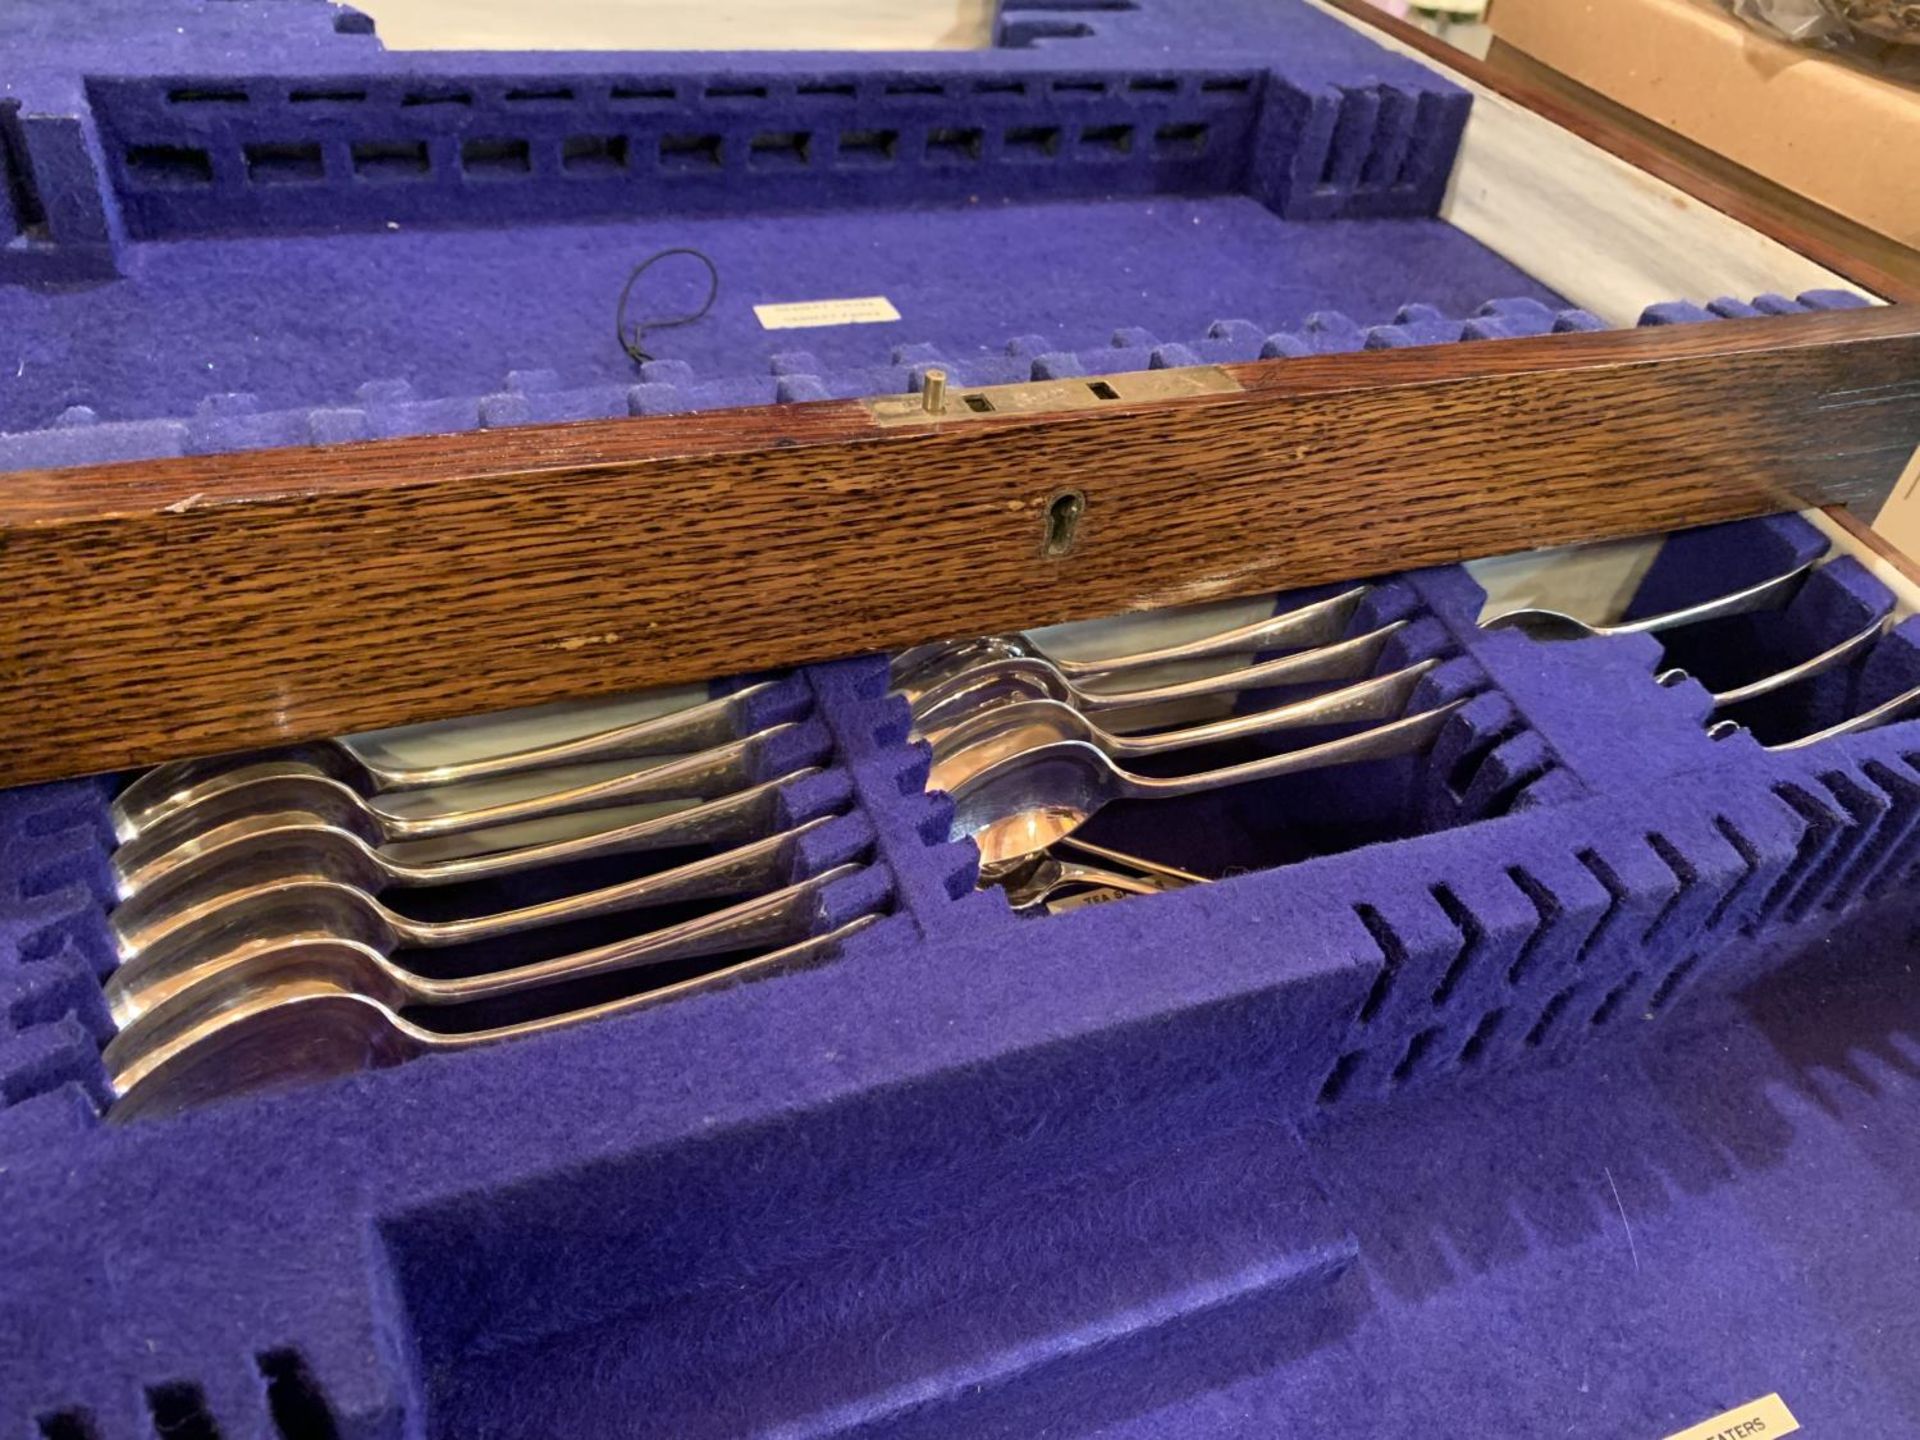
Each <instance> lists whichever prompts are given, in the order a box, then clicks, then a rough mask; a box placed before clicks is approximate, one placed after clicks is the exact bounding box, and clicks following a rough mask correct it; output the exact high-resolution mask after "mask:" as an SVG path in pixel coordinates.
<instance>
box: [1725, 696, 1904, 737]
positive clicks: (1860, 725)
mask: <svg viewBox="0 0 1920 1440" xmlns="http://www.w3.org/2000/svg"><path fill="white" fill-rule="evenodd" d="M1916 711H1920V686H1915V687H1914V688H1913V689H1911V690H1906V691H1903V692H1901V693H1900V694H1898V695H1896V696H1894V697H1893V698H1892V699H1891V700H1883V701H1882V702H1881V703H1880V704H1878V705H1876V706H1874V707H1873V708H1872V709H1871V710H1862V711H1861V712H1860V713H1859V714H1858V715H1849V716H1848V717H1847V718H1846V719H1845V720H1842V721H1841V722H1840V723H1839V724H1837V725H1829V726H1828V727H1827V728H1826V729H1824V730H1816V731H1815V732H1814V733H1813V734H1811V735H1802V736H1801V737H1800V738H1799V739H1798V740H1783V741H1782V742H1781V743H1780V744H1778V745H1769V746H1768V747H1767V748H1768V749H1769V750H1804V749H1805V748H1806V747H1807V746H1809V745H1818V744H1819V743H1820V742H1821V741H1823V740H1836V739H1838V738H1839V737H1840V736H1842V735H1857V734H1859V733H1860V732H1861V731H1862V730H1873V729H1877V728H1878V727H1879V726H1882V725H1889V724H1892V723H1893V722H1894V721H1895V720H1904V719H1905V718H1906V717H1907V716H1909V715H1911V714H1913V713H1915V712H1916ZM1721 723H1722V724H1728V725H1731V724H1732V722H1731V721H1723V722H1721ZM1716 728H1717V727H1716ZM1733 728H1734V729H1738V728H1739V727H1738V726H1734V727H1733ZM1714 738H1716V739H1718V738H1719V737H1718V736H1715V737H1714Z"/></svg>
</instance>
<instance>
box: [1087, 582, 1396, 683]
mask: <svg viewBox="0 0 1920 1440" xmlns="http://www.w3.org/2000/svg"><path fill="white" fill-rule="evenodd" d="M1371 589H1372V587H1371V586H1368V585H1359V586H1356V587H1355V588H1353V589H1351V590H1346V591H1343V592H1341V593H1340V594H1338V595H1333V596H1329V597H1328V598H1327V599H1325V600H1316V601H1314V603H1313V604H1311V605H1303V606H1301V607H1300V608H1299V609H1297V610H1289V611H1287V612H1286V613H1285V614H1281V615H1269V616H1268V617H1267V618H1266V619H1264V620H1255V621H1253V622H1252V623H1250V624H1247V625H1237V626H1235V627H1234V628H1233V629H1231V630H1222V631H1219V632H1218V633H1217V634H1213V635H1203V636H1201V637H1200V638H1199V639H1197V640H1188V641H1185V642H1183V643H1182V644H1178V645H1167V646H1163V647H1161V648H1160V649H1158V650H1139V651H1135V652H1134V653H1133V654H1131V655H1117V656H1114V657H1113V658H1111V659H1106V660H1061V659H1058V658H1055V659H1054V661H1053V663H1054V664H1055V665H1056V666H1057V667H1059V670H1060V673H1061V674H1062V675H1065V676H1067V677H1068V678H1069V679H1075V680H1079V679H1086V678H1089V677H1094V676H1100V675H1112V674H1116V673H1118V672H1120V671H1124V670H1143V669H1145V668H1147V667H1148V666H1151V665H1173V664H1178V663H1179V662H1181V661H1183V660H1205V659H1208V658H1210V657H1212V656H1215V655H1250V654H1254V653H1256V652H1258V651H1261V650H1293V649H1298V648H1300V647H1301V646H1305V645H1328V644H1331V643H1332V642H1334V641H1336V640H1338V639H1339V638H1340V637H1341V636H1342V635H1344V634H1345V633H1346V629H1347V626H1348V624H1349V623H1351V622H1352V620H1353V616H1354V612H1355V611H1356V610H1358V609H1359V608H1360V602H1361V601H1362V600H1364V599H1366V597H1367V594H1368V592H1369V590H1371Z"/></svg>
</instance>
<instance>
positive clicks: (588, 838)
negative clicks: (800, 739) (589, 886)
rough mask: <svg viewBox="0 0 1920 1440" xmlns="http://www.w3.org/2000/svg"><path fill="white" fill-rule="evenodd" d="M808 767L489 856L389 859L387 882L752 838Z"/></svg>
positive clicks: (472, 876)
mask: <svg viewBox="0 0 1920 1440" xmlns="http://www.w3.org/2000/svg"><path fill="white" fill-rule="evenodd" d="M819 773H820V772H819V770H818V769H817V768H814V767H809V768H807V769H804V770H796V771H794V772H793V773H791V774H789V775H782V776H781V777H780V778H779V779H778V780H768V781H766V782H764V783H763V784H759V785H755V786H753V787H751V788H750V789H746V790H741V791H738V792H736V793H735V794H732V795H723V796H721V797H720V798H719V799H718V800H708V801H704V802H702V803H700V804H697V805H692V806H690V807H688V808H686V809H683V810H675V811H674V812H672V813H671V814H668V815H653V816H649V817H648V818H646V819H644V820H637V821H635V822H633V823H632V824H629V825H617V826H615V827H614V828H612V829H610V830H592V831H589V832H587V833H586V834H584V835H571V836H568V837H567V838H566V839H564V840H547V841H543V842H541V843H540V844H537V845H517V846H515V847H513V848H512V849H509V850H500V851H496V852H494V853H492V854H487V855H462V856H458V857H455V858H453V859H447V860H423V861H418V862H411V863H410V862H406V861H400V860H391V859H390V860H388V861H387V864H386V871H387V878H388V883H389V884H393V885H403V886H423V885H451V884H455V883H458V882H460V881H465V880H485V879H491V878H493V877H495V876H500V875H518V874H520V873H522V872H523V871H527V870H538V869H541V868H543V867H545V866H548V865H560V864H565V863H566V862H568V861H572V860H588V859H593V858H596V857H599V856H603V855H626V854H637V853H641V852H644V851H648V850H668V849H674V848H677V847H679V846H682V845H706V844H713V843H717V842H720V841H737V840H748V839H751V838H752V837H753V836H755V835H763V834H765V833H766V832H767V831H769V830H771V829H772V828H773V826H774V823H775V821H776V819H777V817H778V812H779V801H780V792H781V791H782V790H784V789H785V788H786V787H787V786H789V785H791V784H793V783H795V782H796V781H799V780H804V779H806V778H807V777H808V776H810V775H818V774H819Z"/></svg>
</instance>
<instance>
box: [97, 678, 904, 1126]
mask: <svg viewBox="0 0 1920 1440" xmlns="http://www.w3.org/2000/svg"><path fill="white" fill-rule="evenodd" d="M776 683H781V682H765V683H763V684H760V685H756V686H750V687H748V688H747V689H745V690H742V691H739V692H736V693H735V694H733V695H730V696H727V697H724V698H721V699H713V700H709V699H706V698H705V696H704V691H701V692H697V693H695V694H693V695H691V696H689V695H688V694H686V693H685V692H680V693H674V694H662V695H658V696H651V697H639V698H638V699H636V700H633V701H628V702H626V708H627V709H628V710H630V711H636V712H638V718H631V719H627V720H625V721H624V723H619V724H614V725H608V726H603V727H600V728H589V729H585V730H581V731H580V732H579V733H574V734H567V735H564V736H563V737H562V738H558V739H554V738H544V739H542V740H541V741H540V743H536V744H532V745H520V746H517V747H511V748H498V744H499V737H498V736H489V735H488V734H487V733H486V727H485V726H484V724H479V725H477V727H475V728H470V729H469V730H468V731H467V733H461V730H462V727H457V726H456V727H419V728H418V729H417V730H415V731H413V732H391V733H390V734H389V735H388V736H385V737H373V738H371V739H348V740H338V741H333V742H329V743H325V744H319V745H308V746H299V747H293V748H290V749H287V750H284V751H280V752H277V753H274V754H271V755H260V756H241V757H232V758H229V759H226V760H221V761H195V762H188V763H183V764H173V765H164V766H161V767H160V768H158V769H156V770H153V771H150V772H148V773H147V774H145V775H143V776H142V777H140V778H139V779H138V780H136V781H135V782H134V783H133V784H132V785H130V786H129V787H128V788H127V789H126V790H125V791H124V792H123V793H122V794H121V795H120V797H119V799H118V800H117V801H116V803H115V805H114V807H113V812H112V819H113V824H114V829H115V832H116V835H117V837H118V839H119V842H120V844H119V848H118V849H117V851H116V852H115V855H114V857H113V876H114V882H115V886H116V889H117V891H118V895H119V904H118V905H117V907H116V908H115V910H114V912H113V915H112V917H111V928H112V932H113V939H114V943H115V946H116V949H117V951H118V957H119V964H118V967H117V968H116V969H115V970H114V971H113V972H112V974H111V975H110V976H109V977H108V979H107V982H106V995H107V1002H108V1009H109V1013H110V1015H111V1018H112V1021H113V1024H114V1027H115V1033H114V1035H113V1038H112V1039H111V1040H110V1041H109V1043H108V1044H107V1047H106V1052H105V1059H106V1064H107V1069H108V1074H109V1078H110V1083H111V1084H112V1087H113V1090H114V1094H115V1096H116V1101H115V1105H114V1114H115V1117H116V1118H121V1119H125V1118H130V1117H132V1116H134V1115H137V1114H141V1113H147V1112H150V1111H172V1110H177V1109H181V1108H184V1107H185V1106H188V1105H191V1104H194V1103H198V1102H199V1101H202V1100H206V1099H211V1098H214V1097H215V1096H218V1095H222V1094H226V1093H231V1092H233V1091H237V1090H243V1089H249V1088H254V1087H256V1086H260V1085H265V1084H270V1083H277V1082H280V1081H283V1080H286V1079H291V1078H297V1077H301V1076H319V1075H332V1074H338V1073H342V1072H346V1071H351V1070H355V1069H360V1068H364V1067H368V1066H373V1065H380V1064H389V1063H393V1062H395V1061H397V1060H402V1059H407V1058H411V1057H413V1056H416V1055H421V1054H429V1053H433V1052H436V1051H442V1050H451V1049H459V1048H465V1047H469V1046H473V1045H478V1044H485V1043H491V1042H493V1041H496V1040H502V1039H507V1038H511V1037H514V1036H519V1035H529V1034H536V1033H539V1032H542V1031H547V1030H552V1029H555V1028H557V1027H560V1026H564V1025H572V1024H577V1023H579V1022H581V1021H585V1020H589V1019H594V1018H597V1017H600V1016H603V1015H610V1014H616V1013H622V1012H625V1011H629V1010H634V1009H638V1008H641V1007H643V1006H646V1005H653V1004H658V1003H661V1002H662V1001H665V1000H668V999H672V998H676V997H678V996H681V995H685V994H688V993H691V992H693V991H696V990H702V989H708V988H712V987H714V986H717V985H720V984H725V983H730V982H733V981H736V980H740V979H743V978H746V977H748V976H750V975H753V974H758V973H761V972H764V971H766V970H768V969H772V968H775V967H778V966H782V965H789V964H792V963H795V962H797V961H800V960H802V959H806V958H810V957H815V956H818V955H820V954H823V953H825V952H827V951H830V950H831V949H832V948H833V947H834V946H835V945H837V944H838V942H839V941H841V940H842V939H844V938H845V937H846V936H847V935H849V934H851V933H853V932H854V931H856V930H858V929H860V928H862V927H863V926H865V925H866V924H868V923H871V920H872V919H873V917H872V916H870V915H869V916H863V917H861V918H858V919H855V920H852V921H850V922H848V923H846V924H844V925H842V926H840V927H838V928H837V929H834V930H831V931H829V932H827V933H823V934H817V933H815V931H816V929H817V922H818V919H819V916H820V914H821V903H820V902H821V892H822V891H824V890H825V889H826V888H827V887H828V886H830V885H832V884H834V883H835V882H836V881H838V880H842V879H845V878H848V877H849V876H852V875H854V874H856V873H858V872H859V871H860V869H861V868H862V865H861V862H860V856H859V855H858V854H857V853H853V854H847V855H844V856H843V857H839V858H838V860H837V863H829V864H827V865H826V866H825V868H822V869H819V870H818V871H817V873H811V874H809V873H806V869H807V866H806V861H807V857H808V852H809V847H810V846H811V845H812V844H813V843H814V842H816V841H819V840H822V839H825V838H826V837H824V836H823V834H822V832H823V831H824V830H825V829H826V828H827V827H829V826H831V825H833V824H835V823H836V817H833V816H829V815H820V816H816V817H814V818H812V819H809V820H806V821H804V822H802V823H798V824H793V823H788V822H787V821H786V820H785V819H784V815H785V807H784V805H783V803H782V794H783V792H784V791H786V790H787V789H788V787H790V786H792V785H793V784H795V783H796V782H798V781H801V780H804V779H806V778H808V777H809V776H812V775H815V774H817V773H819V772H818V770H817V769H816V768H815V767H812V766H806V767H802V768H799V769H796V770H794V771H791V772H789V773H787V774H784V775H781V776H779V777H778V778H775V779H771V780H757V779H756V778H755V777H756V775H758V774H759V773H761V771H762V769H763V768H764V762H765V761H766V760H767V759H768V758H769V752H771V751H773V750H774V749H775V748H776V746H777V745H778V742H779V741H780V740H781V739H782V737H784V736H790V735H791V732H792V731H794V730H795V728H796V725H795V722H793V721H777V722H774V723H770V724H764V725H761V726H760V727H759V728H752V725H753V722H752V720H751V718H750V717H751V716H752V714H753V713H754V710H755V707H756V702H760V701H765V700H768V699H770V698H772V697H771V696H769V694H768V692H769V691H770V689H771V688H772V686H773V685H774V684H776ZM592 718H593V711H592V710H591V708H588V709H587V711H586V713H585V714H584V715H576V716H574V717H572V719H573V723H574V725H576V726H577V725H579V724H580V723H581V721H582V720H591V719H592ZM410 744H411V746H412V747H413V748H415V749H420V748H435V747H438V748H439V749H441V750H448V749H451V750H452V751H453V752H455V755H456V758H452V759H446V758H435V759H432V760H431V761H430V762H428V763H413V764H409V763H405V762H404V761H403V760H401V759H398V758H396V751H404V750H405V749H407V748H408V746H409V745H410ZM840 823H842V824H843V825H844V824H845V823H846V822H840ZM842 849H845V846H844V844H843V846H842ZM583 862H602V863H601V864H600V865H599V866H598V868H599V869H600V870H605V869H607V868H609V866H608V864H607V863H606V862H612V868H614V869H616V870H617V871H619V872H620V874H621V877H622V878H619V879H617V880H615V881H614V882H613V883H605V881H604V876H601V877H599V878H598V879H594V880H581V879H580V878H579V875H578V873H577V872H575V871H573V870H571V869H570V868H568V867H573V866H576V865H580V864H582V863H583ZM588 868H594V867H592V866H588ZM635 871H638V872H639V873H637V874H635V873H633V872H635ZM509 878H512V879H514V880H516V881H528V882H538V883H544V884H545V885H546V886H547V888H549V889H553V888H554V887H555V885H557V886H558V891H557V893H553V894H547V895H543V896H542V897H541V898H538V899H536V900H533V901H530V902H529V903H526V904H522V905H518V906H515V907H513V908H507V909H497V908H488V904H489V902H488V901H487V900H485V899H482V900H481V901H479V902H477V905H476V903H475V902H473V901H471V899H470V898H468V897H467V896H466V892H464V891H463V890H462V889H461V887H467V886H473V885H474V884H475V882H498V881H501V880H503V879H509ZM483 893H485V892H483ZM436 894H437V895H440V896H442V897H445V896H447V895H449V894H451V895H453V896H455V897H458V898H459V899H460V900H461V901H463V902H464V903H456V904H454V905H452V906H451V907H445V906H443V907H442V908H451V910H452V913H450V914H447V915H445V916H443V917H437V918H420V917H419V916H418V915H416V914H415V913H413V910H414V908H415V907H413V906H411V905H403V904H402V903H401V902H400V901H399V899H397V898H396V897H397V896H400V895H405V896H407V897H409V898H410V899H418V898H421V897H427V898H431V897H433V896H434V895H436ZM492 903H494V904H497V901H494V902H492ZM427 908H428V909H429V911H431V909H432V907H427ZM609 918H612V919H615V920H617V923H616V924H614V925H613V926H612V927H611V928H612V930H613V933H612V936H611V938H605V937H604V936H600V937H595V939H594V940H593V942H592V943H587V944H584V945H581V946H580V947H578V948H570V947H569V946H568V945H567V944H566V943H565V936H566V930H565V929H564V928H563V927H574V926H578V925H579V924H580V923H581V922H589V921H596V920H607V919H609ZM555 931H560V938H561V941H562V944H561V953H558V954H553V955H550V956H547V957H545V958H540V959H521V960H519V961H518V963H512V964H507V965H497V964H489V965H487V966H486V967H485V968H481V969H477V970H471V971H464V970H459V969H456V970H455V971H454V973H445V972H444V971H443V970H442V969H441V967H438V966H435V965H433V964H431V963H428V960H427V958H426V957H428V956H430V955H431V954H432V953H433V952H435V951H443V952H444V951H455V952H457V950H458V947H463V946H475V945H483V944H484V942H487V941H491V940H494V939H497V938H500V937H507V936H518V937H528V936H533V935H534V934H535V933H536V932H538V933H539V934H540V935H541V936H542V937H543V938H546V939H548V940H551V939H552V938H553V936H554V932H555ZM689 970H691V973H686V972H688V971H689ZM663 975H666V976H669V977H671V978H669V979H667V980H666V982H665V983H662V982H661V980H660V978H659V977H661V976H663ZM616 976H617V977H624V980H625V983H624V985H622V986H618V987H616V990H615V993H613V994H612V995H610V996H600V995H595V996H594V997H593V998H592V999H591V1000H590V1001H588V1002H585V1003H569V1002H568V1001H567V1000H566V996H567V990H566V989H565V988H563V987H575V988H576V990H577V987H578V986H579V985H580V984H582V983H583V982H589V981H594V980H600V979H604V978H605V977H616ZM556 995H557V996H558V997H559V998H560V1001H561V1004H560V1008H557V1009H556V1008H554V1006H553V1005H552V1004H551V1003H550V1002H551V1001H552V1000H553V999H554V998H555V996H556ZM501 997H523V998H524V999H526V1000H530V1001H533V1002H536V1003H533V1004H532V1005H531V1006H530V1008H531V1010H532V1012H533V1013H529V1014H516V1015H514V1016H513V1017H512V1018H510V1019H507V1020H504V1021H502V1022H501V1023H492V1021H491V1020H483V1022H482V1023H481V1024H479V1025H478V1026H477V1027H476V1026H475V1025H473V1024H472V1023H470V1022H469V1021H467V1020H465V1019H464V1018H463V1017H462V1016H461V1015H460V1012H459V1007H473V1006H475V1005H476V1004H477V1003H478V1002H486V1001H494V1000H498V999H500V998H501ZM537 1002H549V1003H546V1004H545V1006H544V1008H543V1007H542V1005H541V1004H540V1003H537ZM449 1009H450V1013H452V1014H453V1015H454V1016H455V1020H456V1023H453V1024H447V1025H440V1024H435V1023H430V1022H428V1021H426V1020H424V1019H421V1018H419V1015H418V1014H417V1013H416V1012H425V1011H430V1012H433V1013H435V1014H439V1013H443V1012H448V1011H449ZM468 1013H469V1014H470V1013H471V1011H469V1012H468Z"/></svg>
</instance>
